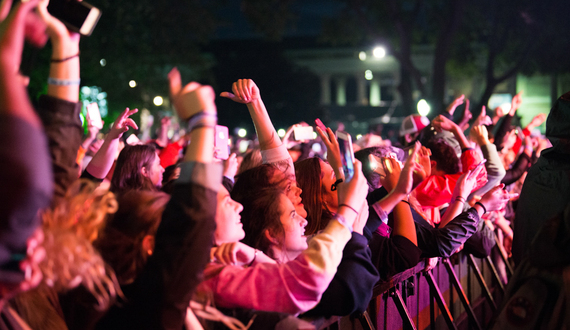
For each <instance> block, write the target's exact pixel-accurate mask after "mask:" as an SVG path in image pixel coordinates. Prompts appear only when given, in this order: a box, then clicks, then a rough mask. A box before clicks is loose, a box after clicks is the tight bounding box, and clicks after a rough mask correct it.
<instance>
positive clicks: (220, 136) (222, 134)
mask: <svg viewBox="0 0 570 330" xmlns="http://www.w3.org/2000/svg"><path fill="white" fill-rule="evenodd" d="M218 137H219V138H220V139H225V138H226V134H224V132H222V131H220V132H218Z"/></svg>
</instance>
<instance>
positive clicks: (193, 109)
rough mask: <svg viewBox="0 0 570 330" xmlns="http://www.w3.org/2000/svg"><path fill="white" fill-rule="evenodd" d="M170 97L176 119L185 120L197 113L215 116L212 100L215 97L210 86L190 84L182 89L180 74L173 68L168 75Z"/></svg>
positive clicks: (215, 111)
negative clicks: (176, 114)
mask: <svg viewBox="0 0 570 330" xmlns="http://www.w3.org/2000/svg"><path fill="white" fill-rule="evenodd" d="M168 80H169V87H170V97H171V99H172V101H173V104H174V108H175V109H176V112H177V113H178V117H180V119H182V120H187V119H188V118H190V117H192V116H193V115H195V114H196V113H198V112H201V111H203V112H206V113H213V114H216V113H217V110H216V105H215V103H214V100H215V98H216V95H215V94H214V90H213V89H212V87H211V86H206V85H201V84H199V83H197V82H190V83H188V84H187V85H186V86H184V87H182V80H181V77H180V72H179V71H178V69H177V68H173V69H172V70H171V71H170V73H169V74H168Z"/></svg>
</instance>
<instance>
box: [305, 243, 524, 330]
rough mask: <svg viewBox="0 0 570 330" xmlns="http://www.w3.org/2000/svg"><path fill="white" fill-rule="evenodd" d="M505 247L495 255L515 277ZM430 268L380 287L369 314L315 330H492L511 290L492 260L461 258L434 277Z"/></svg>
mask: <svg viewBox="0 0 570 330" xmlns="http://www.w3.org/2000/svg"><path fill="white" fill-rule="evenodd" d="M499 246H500V245H499V244H497V246H495V248H494V249H495V250H496V252H497V255H498V256H499V257H500V258H501V259H502V261H503V262H504V263H505V266H506V267H505V268H506V273H507V276H508V277H510V276H512V273H513V269H512V267H511V265H510V263H509V261H508V260H507V258H506V257H505V254H504V251H502V249H500V248H498V247H499ZM424 267H425V265H424V263H423V262H421V263H420V264H418V265H417V266H416V267H414V268H412V269H408V270H406V271H404V272H402V273H400V274H397V275H395V276H394V277H392V278H391V279H390V280H388V281H386V282H381V283H378V284H377V285H376V287H375V288H374V296H373V298H372V300H371V302H370V305H369V306H368V310H367V311H366V312H364V313H362V314H359V315H351V316H347V317H343V318H331V319H328V320H321V322H319V323H317V324H315V325H316V326H317V328H318V329H323V330H325V329H327V330H335V329H342V330H345V329H346V330H351V329H354V330H360V329H364V330H368V329H378V330H396V329H487V328H488V326H489V323H490V322H491V319H492V317H493V316H494V314H495V312H496V311H497V308H498V307H500V303H501V299H502V297H503V294H504V290H505V287H504V285H503V282H502V281H501V280H500V277H499V274H498V272H497V268H496V266H495V263H494V262H493V260H492V258H491V257H487V258H483V259H479V258H475V257H474V256H473V255H471V254H466V253H458V254H455V255H453V256H452V257H451V258H449V259H448V258H443V259H441V260H440V262H439V263H438V265H437V266H436V267H435V268H434V269H433V270H431V271H427V272H426V271H424Z"/></svg>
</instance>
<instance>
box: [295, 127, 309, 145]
mask: <svg viewBox="0 0 570 330" xmlns="http://www.w3.org/2000/svg"><path fill="white" fill-rule="evenodd" d="M293 134H295V140H296V141H301V140H312V139H313V127H312V126H303V127H295V128H293Z"/></svg>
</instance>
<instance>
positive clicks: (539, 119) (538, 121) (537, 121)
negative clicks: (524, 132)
mask: <svg viewBox="0 0 570 330" xmlns="http://www.w3.org/2000/svg"><path fill="white" fill-rule="evenodd" d="M545 120H546V114H545V113H539V114H538V115H536V116H534V118H532V120H531V121H530V123H529V124H528V125H527V128H528V129H529V130H532V129H534V128H535V127H538V126H540V125H542V123H544V121H545Z"/></svg>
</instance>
